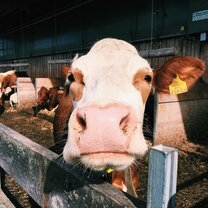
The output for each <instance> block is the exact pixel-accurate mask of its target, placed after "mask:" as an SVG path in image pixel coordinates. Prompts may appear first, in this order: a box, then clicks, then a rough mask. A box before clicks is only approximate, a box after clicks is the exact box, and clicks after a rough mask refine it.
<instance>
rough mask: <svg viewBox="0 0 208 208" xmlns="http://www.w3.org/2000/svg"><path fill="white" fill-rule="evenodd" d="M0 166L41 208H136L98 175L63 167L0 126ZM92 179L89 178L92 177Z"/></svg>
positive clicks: (60, 161)
mask: <svg viewBox="0 0 208 208" xmlns="http://www.w3.org/2000/svg"><path fill="white" fill-rule="evenodd" d="M0 166H1V167H2V168H3V169H4V170H5V171H6V172H7V173H8V174H9V175H11V176H12V177H13V178H14V180H15V181H16V182H17V183H18V184H20V186H22V187H23V188H24V190H26V192H27V193H28V194H29V195H30V196H31V197H32V198H33V199H34V200H35V201H36V202H37V203H38V204H39V205H40V206H41V207H50V208H57V207H74V208H80V207H82V206H83V205H84V207H89V208H91V207H106V208H108V207H109V208H112V207H117V208H119V207H129V208H135V207H136V206H135V205H134V203H133V202H132V201H130V200H129V199H128V198H127V196H126V195H124V194H123V192H121V191H120V190H118V189H116V188H114V187H113V186H112V185H111V184H109V183H106V182H104V181H103V180H102V179H101V178H100V176H101V175H100V174H102V173H96V174H98V175H96V174H95V173H94V172H93V171H92V172H90V174H89V172H88V171H87V170H86V169H85V170H83V169H82V168H80V167H79V166H78V165H75V166H72V165H70V164H66V163H64V161H63V158H61V157H58V155H56V154H55V153H53V152H51V151H50V150H48V149H46V148H44V147H42V146H41V145H38V144H36V143H34V142H33V141H31V140H30V139H28V138H26V137H24V136H23V135H21V134H19V133H17V132H16V131H14V130H12V129H10V128H9V127H6V126H5V125H3V124H0ZM92 176H93V177H92Z"/></svg>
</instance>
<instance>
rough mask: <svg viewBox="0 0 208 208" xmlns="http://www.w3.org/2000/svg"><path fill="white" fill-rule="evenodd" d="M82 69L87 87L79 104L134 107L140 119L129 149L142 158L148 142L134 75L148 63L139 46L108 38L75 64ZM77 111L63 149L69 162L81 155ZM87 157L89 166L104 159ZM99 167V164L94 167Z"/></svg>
mask: <svg viewBox="0 0 208 208" xmlns="http://www.w3.org/2000/svg"><path fill="white" fill-rule="evenodd" d="M77 68H78V69H79V70H81V71H82V73H83V74H84V83H85V89H84V92H83V97H82V98H81V100H80V101H79V102H78V103H77V106H78V107H83V106H85V105H89V104H94V103H96V104H99V105H103V106H104V105H106V104H108V103H123V104H124V105H128V106H131V107H132V108H133V110H134V114H135V116H136V119H137V123H138V124H137V126H138V128H137V130H136V131H135V134H134V135H133V138H132V139H131V142H130V146H129V149H128V152H129V153H130V154H132V155H136V156H137V157H139V156H140V155H143V154H144V153H145V152H146V151H147V144H146V142H145V139H144V136H143V132H142V124H143V115H144V107H145V106H144V103H143V102H142V97H141V93H140V92H138V91H137V90H136V89H135V87H134V86H133V85H132V80H133V77H134V75H135V74H136V73H137V72H138V70H140V69H143V68H148V69H149V70H150V66H149V64H148V62H147V61H146V60H145V59H143V58H142V57H140V56H139V54H138V52H137V50H136V48H135V47H134V46H132V45H130V44H129V43H127V42H125V41H122V40H117V39H111V38H106V39H103V40H101V41H99V42H97V43H96V44H95V45H94V46H93V47H92V48H91V50H90V51H89V53H88V54H87V55H84V56H82V57H80V58H78V59H76V60H74V62H73V63H72V71H73V69H77ZM75 114H76V108H75V111H74V112H73V113H72V115H71V118H70V121H69V136H68V140H67V143H66V145H65V148H64V152H63V155H64V158H65V160H68V161H70V160H71V159H73V157H80V152H79V148H78V147H77V141H76V136H77V135H74V134H75V131H74V128H75V127H74V126H73V125H72V123H75V122H76V121H75ZM91 159H92V158H90V157H86V158H82V160H84V163H85V164H87V165H88V166H89V167H91V168H94V166H93V165H95V166H96V164H97V169H99V164H101V163H102V162H103V161H102V159H94V158H93V160H91ZM133 161H134V158H133V157H132V158H128V157H126V158H125V157H124V158H123V161H122V164H120V166H122V167H119V163H121V159H120V158H116V157H115V158H110V159H108V158H106V159H105V163H106V164H108V163H110V164H112V165H115V166H117V167H118V168H117V169H122V168H125V167H126V166H128V165H130V164H131V163H132V162H133ZM95 168H96V167H95Z"/></svg>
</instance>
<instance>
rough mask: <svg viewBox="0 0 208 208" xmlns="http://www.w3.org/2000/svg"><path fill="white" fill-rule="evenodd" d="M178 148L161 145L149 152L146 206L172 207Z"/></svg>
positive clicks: (174, 193) (174, 196) (149, 207)
mask: <svg viewBox="0 0 208 208" xmlns="http://www.w3.org/2000/svg"><path fill="white" fill-rule="evenodd" d="M177 166H178V150H177V149H175V148H171V147H166V146H163V145H158V146H156V147H153V148H152V149H151V150H150V153H149V167H148V168H149V169H148V193H147V208H152V207H160V208H167V207H168V208H174V207H175V200H176V184H177Z"/></svg>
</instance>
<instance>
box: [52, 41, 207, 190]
mask: <svg viewBox="0 0 208 208" xmlns="http://www.w3.org/2000/svg"><path fill="white" fill-rule="evenodd" d="M188 59H189V58H188ZM184 60H185V62H184V63H183V62H180V64H179V65H178V67H179V68H178V71H177V72H174V71H171V72H168V71H169V70H170V68H171V66H172V64H174V61H175V60H174V59H172V60H171V61H169V62H167V63H166V67H163V71H167V72H168V73H167V74H169V76H171V77H172V78H171V79H172V80H173V78H175V77H176V74H178V75H179V76H181V79H183V80H184V81H185V82H186V83H187V86H188V87H190V86H192V84H193V83H194V82H195V81H196V80H197V79H198V78H199V77H200V76H201V75H202V74H203V72H204V70H205V65H204V63H203V62H202V61H201V60H199V59H196V58H193V57H192V59H190V60H189V61H186V60H187V58H186V57H184ZM177 61H178V60H177ZM189 62H190V64H191V66H190V64H189ZM166 69H167V70H166ZM190 69H193V70H191V75H190V73H186V72H188V71H189V70H190ZM157 73H158V74H160V75H157ZM68 74H69V76H70V77H71V78H70V80H74V81H72V82H71V83H70V84H69V89H68V93H66V94H65V96H63V97H62V98H63V99H62V101H60V104H59V107H60V108H58V109H59V110H58V111H56V118H55V126H56V125H58V123H59V122H62V119H63V118H64V119H65V121H64V122H65V126H64V124H63V125H62V127H61V128H60V131H61V132H63V131H64V128H65V127H66V123H67V122H68V120H69V122H68V139H67V142H66V144H65V146H64V150H63V157H64V159H65V161H67V162H69V163H76V162H78V163H82V164H83V165H84V166H85V167H87V168H89V169H92V170H98V171H99V170H106V169H108V168H111V169H113V170H116V171H115V172H114V174H113V179H112V183H113V184H114V185H115V186H116V187H118V188H121V189H123V190H124V186H123V185H125V177H124V172H123V170H124V169H127V168H129V167H132V166H133V165H134V164H135V163H136V161H137V160H138V159H139V158H141V157H142V156H144V155H145V153H146V152H147V150H148V147H147V144H146V141H145V138H144V135H143V130H142V127H143V119H144V109H145V104H146V101H147V98H148V96H149V94H150V92H151V90H152V87H153V71H152V69H151V67H150V65H149V63H148V62H147V61H146V60H145V59H143V58H142V57H140V56H139V54H138V52H137V50H136V48H135V47H134V46H133V45H131V44H129V43H127V42H125V41H123V40H118V39H112V38H106V39H103V40H100V41H98V42H97V43H95V44H94V45H93V47H92V48H91V50H90V51H89V52H88V53H87V54H86V55H84V56H81V57H80V58H78V59H76V60H74V61H73V63H72V65H71V68H70V72H69V73H68ZM184 74H186V75H184ZM183 75H184V76H183ZM154 76H155V77H156V81H155V82H154V87H155V88H156V90H157V89H160V90H161V89H168V85H169V82H168V83H166V82H165V80H164V79H166V78H167V77H166V76H164V75H163V73H162V72H161V71H160V70H158V71H156V72H155V74H154ZM72 77H73V78H72ZM192 78H193V79H192ZM160 83H163V84H162V85H161V84H160ZM190 83H191V84H190ZM158 86H159V87H158ZM67 99H68V100H67ZM61 105H63V108H61ZM64 106H67V107H64ZM63 111H64V112H65V111H66V112H67V113H66V112H65V113H63ZM60 115H61V116H60ZM58 131H59V129H58V128H57V129H56V133H57V132H58ZM58 140H59V139H58ZM134 170H135V169H134ZM133 175H134V178H135V177H137V175H136V174H133ZM134 184H135V186H134V187H135V188H136V187H137V185H138V181H136V182H135V183H134Z"/></svg>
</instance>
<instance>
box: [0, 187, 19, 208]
mask: <svg viewBox="0 0 208 208" xmlns="http://www.w3.org/2000/svg"><path fill="white" fill-rule="evenodd" d="M0 208H15V206H14V205H13V204H12V202H11V201H10V200H9V199H8V198H7V196H6V195H5V194H4V192H3V191H1V189H0Z"/></svg>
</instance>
